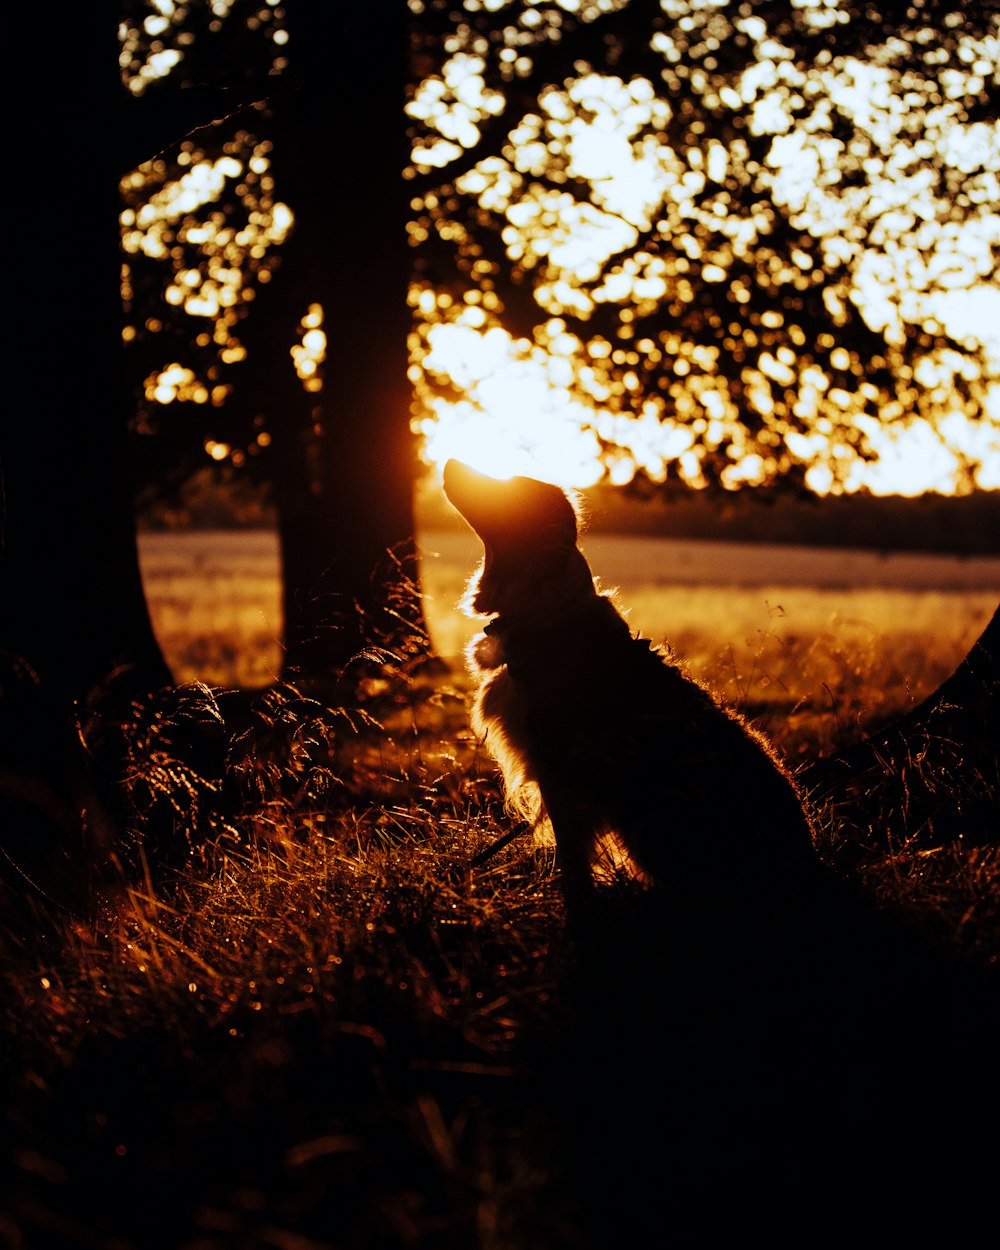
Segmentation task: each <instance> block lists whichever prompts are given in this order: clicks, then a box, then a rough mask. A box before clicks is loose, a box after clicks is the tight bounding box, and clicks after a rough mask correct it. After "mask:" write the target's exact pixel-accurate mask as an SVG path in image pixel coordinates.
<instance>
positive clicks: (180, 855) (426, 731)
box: [0, 579, 1000, 1250]
mask: <svg viewBox="0 0 1000 1250" xmlns="http://www.w3.org/2000/svg"><path fill="white" fill-rule="evenodd" d="M168 583H169V579H168ZM232 589H233V587H232V585H231V584H230V586H229V587H228V589H227V587H216V588H215V590H214V591H213V598H214V600H215V602H216V604H217V608H218V611H219V613H220V616H219V618H218V619H221V620H224V621H227V622H228V621H229V618H228V617H227V615H226V613H227V612H231V613H232V614H233V619H236V616H237V615H239V612H238V611H237V609H236V608H235V607H233V608H230V607H227V600H226V594H227V593H228V590H232ZM454 589H455V588H454V586H451V585H445V584H444V583H441V584H439V585H432V586H430V587H428V592H429V594H431V595H432V596H435V601H436V602H443V601H444V599H445V598H446V597H448V596H452V597H453V591H454ZM233 597H234V599H235V600H238V601H239V602H240V603H242V604H243V605H244V607H245V604H246V602H247V599H248V595H247V592H246V587H245V586H239V587H236V588H235V590H233ZM654 598H655V600H656V603H655V605H654V603H653V600H654ZM630 601H631V603H632V616H633V622H634V623H635V624H636V625H637V626H638V625H640V624H641V622H642V620H643V617H644V615H645V614H647V613H649V614H652V613H653V612H654V610H655V611H657V612H664V611H665V612H666V614H667V615H668V616H669V617H670V618H671V619H672V620H673V621H675V622H676V625H675V628H674V629H672V631H671V640H672V642H673V644H674V646H675V648H676V651H677V652H678V653H679V654H680V655H681V656H682V657H683V658H684V659H685V660H686V662H687V663H688V664H689V665H690V667H691V668H692V670H693V671H695V672H696V673H697V674H699V675H701V676H704V677H706V678H708V679H709V680H711V681H713V682H714V684H716V686H717V687H719V688H721V690H722V691H723V692H724V693H725V694H726V695H727V696H728V697H730V698H732V699H733V700H734V701H736V702H737V703H738V704H740V705H741V706H742V707H743V708H744V710H746V711H747V712H749V713H750V714H753V715H757V716H759V718H760V720H761V722H762V723H764V724H765V725H766V726H767V727H768V728H769V729H770V731H771V732H772V734H773V735H774V736H775V738H776V740H777V741H778V744H779V746H780V747H781V749H782V750H783V751H784V753H785V754H786V755H787V756H788V757H789V758H790V759H791V760H793V761H794V760H798V759H801V758H803V757H804V756H807V755H810V754H812V753H814V752H815V751H816V750H817V749H822V748H828V747H830V746H833V745H836V744H840V743H842V742H844V741H848V740H851V739H852V738H854V737H856V736H857V735H858V734H859V732H860V731H861V729H862V728H863V726H864V725H866V724H870V723H872V722H875V721H879V720H885V719H888V718H890V717H891V716H893V715H895V714H897V713H899V712H901V711H903V710H905V709H906V708H907V707H909V706H910V705H911V704H912V702H913V701H914V700H915V699H918V698H919V697H921V695H922V694H923V693H925V692H926V691H927V690H928V689H930V688H931V687H933V686H934V685H935V684H936V683H937V681H938V680H940V678H942V677H943V676H945V675H946V674H947V672H948V671H950V669H951V668H952V667H953V666H954V665H955V663H956V662H957V661H958V660H959V659H960V658H961V655H962V654H964V651H965V650H966V649H967V647H968V645H969V643H970V642H971V641H972V640H973V639H974V638H975V636H976V635H977V634H978V632H979V630H980V629H981V628H982V624H983V623H984V621H985V619H986V618H987V617H988V615H989V612H990V611H991V610H992V607H993V602H992V597H990V596H982V595H979V596H977V595H974V594H971V593H970V594H966V595H964V596H962V595H951V596H949V597H948V599H947V600H944V599H942V598H941V596H940V595H937V594H927V595H915V594H909V596H908V597H907V598H905V600H900V599H899V598H895V599H893V597H892V596H886V595H881V596H880V595H877V594H875V593H874V592H866V593H865V594H861V593H860V592H859V593H858V594H857V595H847V596H845V595H844V594H843V593H839V594H838V595H837V596H836V602H834V600H833V599H832V598H830V597H824V596H823V595H815V594H813V595H810V594H809V592H806V591H794V592H792V593H790V592H789V591H788V589H787V588H785V589H783V590H782V591H781V592H780V594H776V595H775V596H774V597H773V598H771V597H770V596H769V595H767V594H760V593H758V592H753V593H750V592H740V593H739V594H736V593H734V592H720V591H712V590H709V589H706V588H697V589H691V588H689V589H687V590H684V591H682V592H681V591H677V592H664V591H658V592H656V595H655V596H654V595H653V594H652V592H650V595H649V599H648V601H647V600H646V599H645V598H644V597H643V596H642V595H638V596H631V597H630ZM194 602H195V596H193V595H192V594H191V593H190V586H188V585H186V584H184V585H181V584H180V583H179V582H178V583H172V584H165V587H164V588H163V593H162V594H161V596H160V598H159V599H158V600H156V601H154V610H155V613H156V614H157V618H158V620H159V622H160V624H161V627H163V628H164V629H165V631H166V632H165V635H164V641H165V644H166V646H167V649H168V652H169V653H170V655H171V659H172V661H173V662H174V664H175V666H176V668H177V670H178V671H179V673H181V674H183V675H184V676H185V677H186V679H187V680H188V681H194V680H195V679H200V680H202V681H205V682H207V683H208V686H218V687H221V688H224V689H225V688H230V687H232V686H237V685H240V684H244V683H247V682H248V681H249V684H255V683H257V682H258V681H259V680H260V679H261V678H262V677H263V675H264V674H266V673H269V672H271V671H272V670H273V665H274V652H273V635H272V633H271V629H270V626H269V625H267V624H266V623H263V624H262V625H261V627H260V628H255V627H254V625H253V620H254V617H253V615H252V613H250V614H249V615H245V617H244V618H242V619H245V620H246V621H247V622H248V624H247V626H246V629H245V632H244V634H243V635H241V637H240V640H239V647H238V650H239V659H237V658H236V654H235V653H236V650H237V647H236V642H235V641H234V637H233V635H231V634H230V632H229V630H230V629H231V623H227V624H226V625H225V627H224V628H222V629H219V627H218V624H217V623H216V634H215V641H209V642H207V643H206V637H209V638H210V637H211V631H210V630H208V629H206V621H205V620H204V618H203V617H201V616H199V615H198V612H197V611H196V610H195V609H194V608H192V607H191V604H192V603H194ZM183 603H187V604H188V609H189V610H188V613H187V615H186V616H183V615H182V614H181V610H180V607H179V606H178V605H180V604H183ZM239 611H243V609H242V608H241V609H240V610H239ZM171 613H173V615H171ZM434 628H435V629H440V625H435V626H434ZM439 636H440V635H439ZM230 648H232V649H233V650H232V653H231V654H230V651H229V649H230ZM247 655H250V656H255V657H257V658H256V659H254V660H253V661H252V662H251V663H250V664H249V665H248V664H247V659H246V657H247ZM264 656H266V657H267V658H266V659H261V658H260V657H264ZM208 686H202V685H198V684H194V685H189V686H188V687H187V688H186V689H182V690H180V691H179V692H176V693H175V694H173V695H170V696H165V697H166V699H167V701H166V703H165V704H164V705H163V706H162V707H161V708H159V709H158V715H159V717H160V719H159V721H157V724H159V725H160V726H161V732H159V734H158V735H157V734H155V733H153V732H152V731H151V729H150V724H149V722H148V720H147V721H146V722H141V721H137V723H136V725H134V726H132V727H131V736H132V741H133V744H134V745H135V750H134V752H133V767H132V770H131V773H130V776H129V780H128V784H127V787H126V789H127V795H126V797H127V799H128V803H127V804H126V809H127V810H128V811H129V812H130V817H129V828H130V832H131V835H132V837H133V839H134V841H135V846H136V848H137V850H136V854H135V856H134V866H133V868H132V869H131V870H125V871H123V872H122V873H121V874H116V873H114V872H111V873H110V875H108V874H105V875H104V877H103V878H102V879H101V881H100V882H99V884H98V886H97V887H96V889H95V893H96V897H97V899H98V902H97V905H96V906H93V905H92V906H90V907H89V908H88V907H85V906H83V905H81V906H79V907H77V908H76V909H75V915H73V916H69V915H66V914H64V913H63V912H57V913H56V915H55V917H54V918H53V917H52V916H46V915H45V912H46V908H45V906H44V903H43V901H41V900H40V901H39V902H38V904H37V909H36V910H37V912H38V914H39V916H40V917H41V918H43V919H44V921H45V923H40V924H39V925H38V927H37V929H35V930H31V931H30V932H29V930H27V929H26V928H25V921H24V920H23V917H22V919H21V920H19V921H18V922H17V924H16V925H15V924H13V922H12V923H11V924H8V927H7V931H6V934H5V941H4V944H3V946H2V948H0V958H2V959H3V965H2V973H3V986H4V999H3V1001H4V1007H3V1012H4V1018H5V1031H6V1034H7V1037H8V1044H7V1046H6V1049H5V1064H4V1073H5V1078H6V1087H7V1088H6V1093H7V1098H8V1105H9V1108H10V1114H9V1119H8V1130H9V1131H8V1133H7V1139H6V1140H5V1144H4V1151H5V1163H6V1164H7V1165H8V1174H9V1176H10V1177H11V1180H10V1182H9V1183H7V1184H6V1185H5V1189H4V1194H3V1204H0V1235H2V1234H9V1237H10V1242H11V1244H12V1245H25V1246H28V1245H35V1244H38V1245H40V1246H41V1245H49V1244H52V1245H60V1246H64V1245H65V1246H71V1245H81V1246H82V1245H87V1246H106V1247H109V1248H110V1247H112V1246H113V1247H115V1248H116V1250H126V1248H128V1247H132V1246H135V1247H141V1248H142V1250H149V1248H150V1247H158V1246H164V1247H168V1246H169V1247H181V1246H184V1247H190V1248H191V1250H195V1248H196V1247H197V1248H198V1250H209V1248H215V1247H219V1248H221V1247H223V1246H227V1247H228V1246H241V1247H242V1246H253V1247H256V1246H264V1245H267V1246H277V1247H279V1248H286V1250H322V1247H327V1246H329V1247H333V1246H345V1247H364V1248H365V1250H367V1248H368V1247H371V1248H372V1250H395V1248H396V1247H400V1248H403V1247H424V1246H426V1247H438V1246H441V1247H451V1246H454V1247H456V1250H457V1248H459V1247H461V1248H462V1250H465V1247H473V1246H475V1247H480V1246H481V1247H484V1248H488V1250H515V1247H516V1250H531V1248H532V1247H535V1246H537V1247H540V1248H541V1247H545V1248H546V1250H548V1248H550V1247H557V1246H566V1247H569V1246H571V1245H572V1246H574V1247H575V1246H578V1245H580V1244H582V1240H581V1239H582V1234H581V1233H580V1232H579V1229H578V1227H577V1225H576V1224H575V1223H574V1217H573V1215H572V1213H571V1212H568V1211H567V1209H565V1208H564V1205H563V1199H562V1198H560V1197H559V1196H558V1193H557V1192H556V1191H555V1190H557V1189H558V1186H557V1184H556V1182H557V1181H558V1175H557V1169H554V1166H553V1164H552V1162H551V1160H547V1159H545V1158H544V1157H539V1156H538V1155H537V1154H535V1153H533V1151H534V1149H535V1148H534V1147H532V1146H531V1145H530V1144H529V1137H530V1134H529V1131H528V1127H527V1126H528V1124H529V1123H530V1120H531V1118H532V1116H533V1115H534V1114H535V1111H534V1110H533V1109H534V1108H536V1106H540V1105H541V1104H539V1103H538V1101H537V1092H536V1093H528V1094H527V1095H525V1093H524V1090H525V1082H527V1088H528V1089H529V1090H531V1089H533V1088H534V1086H533V1085H532V1081H533V1080H534V1078H533V1077H532V1075H531V1073H532V1064H533V1062H534V1060H533V1056H536V1055H537V1054H538V1053H539V1052H541V1053H544V1052H545V1050H546V1048H547V1047H548V1046H550V1045H551V1041H550V1039H551V1035H552V1032H553V1029H554V1028H556V1026H557V1024H558V1022H559V1021H560V1020H561V1019H562V1015H563V1013H564V1010H565V1001H564V999H565V977H564V973H565V969H566V966H567V959H568V952H567V948H566V946H565V945H564V939H563V935H562V912H561V898H560V894H559V891H558V885H557V882H556V880H555V878H554V875H553V864H552V860H551V856H550V855H549V854H548V853H547V852H546V851H545V849H544V848H536V847H534V846H533V845H532V843H531V840H530V839H529V838H523V837H522V838H519V839H516V840H515V841H513V842H512V843H511V844H510V845H509V846H507V847H505V848H504V849H503V850H502V851H500V852H499V853H498V854H497V855H496V857H495V858H494V859H492V860H490V861H489V862H488V863H486V864H485V865H484V866H482V867H480V868H477V869H473V868H472V867H471V861H472V860H473V859H474V857H475V856H476V855H477V854H480V853H481V852H483V851H484V850H486V849H487V848H489V847H490V846H491V844H492V843H493V841H494V840H495V839H496V838H497V837H498V836H499V834H500V833H501V832H502V831H503V829H504V828H505V827H506V826H505V820H504V817H503V814H502V805H501V799H500V794H499V791H498V788H497V783H496V779H495V776H494V771H493V768H492V766H491V764H490V763H489V761H488V760H487V759H485V758H484V757H483V755H482V753H481V751H480V749H479V746H478V744H477V743H476V742H475V741H474V740H473V738H472V737H471V735H470V733H469V730H468V728H467V723H468V722H467V699H468V694H469V692H468V688H467V686H466V684H465V680H464V677H463V676H462V675H461V673H458V672H456V673H453V674H452V676H451V677H437V678H433V679H431V678H427V679H417V680H413V681H411V682H400V681H395V682H390V683H388V684H385V685H381V684H380V685H379V686H378V689H377V690H376V689H375V687H374V686H373V687H372V688H371V690H370V691H369V696H370V697H369V698H368V699H367V700H366V701H364V702H363V703H362V704H361V706H360V707H355V708H353V709H351V710H348V709H340V710H332V711H331V710H330V709H328V708H325V707H323V706H321V705H320V704H318V703H316V702H314V701H313V700H311V699H310V698H309V697H308V696H306V695H305V694H303V693H301V692H299V691H297V690H296V689H294V688H292V687H281V688H277V689H274V690H271V691H267V692H265V691H261V692H259V694H258V696H257V699H256V704H255V707H254V710H253V711H252V713H251V714H250V716H249V718H248V719H245V721H244V724H243V731H242V733H241V734H240V735H239V736H237V737H235V738H233V739H232V740H229V741H228V742H224V743H223V749H222V752H221V756H220V757H219V758H220V761H221V762H220V763H219V766H218V768H217V769H216V771H215V772H212V771H211V770H207V771H206V770H203V769H202V768H201V767H200V763H199V761H200V760H201V759H202V758H203V757H202V756H194V757H192V756H191V755H190V753H186V752H185V745H184V736H183V734H180V735H178V734H177V733H173V734H171V733H165V732H162V726H163V725H164V724H166V725H168V726H172V727H174V729H176V726H177V725H178V724H183V723H191V722H192V721H196V722H197V723H198V724H206V723H210V722H211V721H212V719H213V716H215V715H216V713H217V714H218V717H221V716H223V714H224V712H225V700H224V699H223V700H222V704H223V707H222V710H221V711H220V710H219V709H218V706H217V704H216V697H217V696H216V693H215V692H213V690H211V689H209V688H208ZM219 697H220V698H221V696H219ZM171 699H172V700H173V701H174V702H173V703H171V702H170V700H171ZM213 708H215V711H214V712H213ZM877 832H880V833H881V835H882V836H881V842H880V845H879V848H878V850H877V852H875V853H872V854H871V855H869V856H867V858H865V859H863V860H862V861H861V862H860V863H859V862H858V861H857V857H856V854H854V857H853V858H852V861H851V872H852V873H854V874H855V875H856V876H857V878H858V879H859V880H860V881H862V882H863V883H864V885H865V887H866V889H868V890H869V891H870V892H871V894H872V895H873V897H875V898H877V899H878V900H879V901H880V905H881V906H883V907H885V908H887V909H889V910H895V911H896V912H897V913H898V914H899V915H900V916H902V917H904V918H905V919H906V921H907V923H911V924H915V925H916V926H917V927H919V928H921V929H922V931H924V932H926V933H927V934H929V935H930V936H932V937H933V939H934V940H935V941H936V942H938V943H939V944H940V945H941V946H942V947H944V948H947V949H949V950H953V951H956V952H958V953H959V954H960V955H961V956H962V957H963V958H964V959H965V960H968V961H972V962H973V963H976V964H978V965H981V966H983V967H988V966H991V965H992V964H993V963H995V960H996V953H997V951H998V949H1000V943H998V937H1000V864H998V857H997V849H996V846H995V845H994V846H992V847H989V846H965V845H954V846H944V847H933V848H927V847H925V846H921V847H917V846H916V845H905V844H904V845H899V844H898V843H897V842H896V841H894V839H893V836H892V831H891V830H883V831H877ZM877 840H878V839H876V841H877ZM827 844H828V847H829V848H830V853H831V854H833V855H836V850H837V845H838V844H837V839H836V837H834V836H831V837H830V838H828V843H827ZM854 852H856V847H852V853H854ZM26 934H27V936H26ZM526 1108H528V1110H526ZM539 1114H541V1112H539ZM544 1141H545V1138H544V1135H543V1138H542V1142H543V1144H542V1145H541V1146H540V1147H538V1149H539V1150H541V1152H542V1155H543V1156H544V1151H545V1146H544ZM553 1187H555V1190H554V1189H553ZM550 1190H552V1191H553V1192H550ZM140 1198H141V1201H139V1199H140ZM157 1204H159V1205H157ZM151 1208H156V1209H157V1210H159V1211H161V1213H164V1212H168V1211H169V1214H162V1215H161V1216H160V1217H157V1218H156V1219H152V1217H151V1216H150V1214H149V1211H150V1209H151ZM5 1209H6V1211H7V1212H8V1213H7V1214H3V1213H2V1212H3V1211H4V1210H5ZM161 1220H162V1223H161V1222H159V1221H161ZM19 1239H20V1240H19ZM598 1250H602V1248H598Z"/></svg>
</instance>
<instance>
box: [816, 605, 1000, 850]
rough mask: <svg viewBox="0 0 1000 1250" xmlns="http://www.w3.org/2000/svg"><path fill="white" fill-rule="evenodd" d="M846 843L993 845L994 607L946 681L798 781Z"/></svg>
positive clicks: (999, 769)
mask: <svg viewBox="0 0 1000 1250" xmlns="http://www.w3.org/2000/svg"><path fill="white" fill-rule="evenodd" d="M799 780H800V782H801V784H802V785H803V787H804V788H805V790H806V791H807V792H808V793H809V794H810V795H811V796H812V799H813V801H814V802H815V803H816V804H817V805H818V806H819V807H820V808H821V809H825V810H826V811H827V812H828V813H829V814H830V815H831V816H832V817H833V819H834V820H835V821H836V822H837V823H838V824H839V825H840V826H842V828H843V829H844V831H845V832H846V834H847V836H848V837H852V836H853V837H857V838H858V839H859V840H860V841H862V842H864V841H870V840H872V839H873V838H874V839H877V838H878V836H879V831H880V830H885V829H890V830H892V831H893V836H894V837H895V838H896V839H897V840H898V842H899V843H900V844H903V843H905V842H907V841H916V842H918V843H920V844H923V845H941V844H943V843H945V842H948V841H953V840H954V839H957V838H962V839H964V840H966V841H967V842H969V843H984V842H995V841H996V840H997V837H998V820H1000V607H998V608H997V610H996V611H995V612H994V613H993V617H992V619H991V620H990V622H989V624H988V625H987V626H986V628H985V629H984V630H983V632H982V634H981V635H980V636H979V639H978V640H977V642H976V644H975V645H974V646H973V647H972V649H971V650H970V652H969V654H968V655H967V656H966V657H965V659H964V660H963V661H962V663H961V664H960V665H959V666H958V668H957V669H956V670H955V672H954V673H952V675H951V676H950V677H949V678H948V680H947V681H945V682H944V683H943V684H942V685H941V686H939V687H938V689H937V690H935V691H934V692H933V694H931V695H929V696H928V697H927V698H926V699H924V700H923V702H921V703H920V704H918V705H917V706H916V707H915V708H913V709H911V711H909V712H908V713H907V714H906V715H905V716H903V717H901V718H900V719H899V720H898V721H895V722H894V723H893V724H891V725H889V726H887V727H886V728H884V729H881V730H879V731H878V732H876V733H873V734H871V735H869V736H868V737H866V738H864V739H863V740H862V741H861V742H858V743H856V744H855V745H854V746H851V747H848V748H846V749H845V750H843V751H840V752H838V753H837V754H836V755H832V756H829V757H827V758H824V759H819V760H816V761H815V762H814V763H812V764H810V765H808V766H807V767H806V768H805V769H803V770H802V771H801V773H800V774H799Z"/></svg>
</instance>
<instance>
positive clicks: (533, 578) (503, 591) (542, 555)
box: [444, 460, 594, 618]
mask: <svg viewBox="0 0 1000 1250" xmlns="http://www.w3.org/2000/svg"><path fill="white" fill-rule="evenodd" d="M444 493H445V494H446V495H447V497H448V499H449V500H450V501H451V503H452V504H453V505H454V507H455V508H457V509H458V511H459V512H460V513H461V514H462V516H463V517H464V518H465V520H466V521H467V522H468V523H469V525H471V526H472V528H473V529H474V530H475V531H476V533H477V534H478V535H479V537H480V538H481V539H482V541H483V547H484V548H485V559H484V561H483V565H482V567H481V568H480V570H479V572H478V574H477V576H476V577H475V578H474V579H473V582H472V584H471V586H470V588H469V595H468V596H467V600H466V602H467V606H468V607H469V608H471V610H472V611H474V612H478V613H482V614H484V615H490V614H493V613H498V614H501V615H503V616H506V617H508V618H517V617H535V618H537V617H538V616H539V615H540V613H542V612H544V610H545V608H546V607H547V606H548V605H550V604H551V605H553V606H558V607H561V608H565V607H566V606H568V603H569V601H570V600H571V599H573V598H575V597H577V596H578V595H580V594H581V593H587V594H593V593H594V584H593V578H592V577H591V574H590V569H589V568H588V567H587V563H586V561H585V560H584V558H583V556H582V554H581V553H580V551H579V550H578V549H577V545H576V539H577V532H578V521H579V514H578V512H577V509H576V507H575V506H574V504H573V502H572V500H571V499H570V497H569V496H568V495H567V494H566V492H565V491H564V490H562V489H561V488H560V487H558V486H553V485H552V484H551V483H549V482H539V481H536V480H535V479H534V478H532V477H511V478H506V479H503V478H495V477H489V476H487V475H486V474H485V473H477V472H476V470H475V469H472V468H470V467H469V466H468V465H467V464H463V463H462V462H461V461H460V460H449V461H448V463H447V464H446V465H445V467H444Z"/></svg>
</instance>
